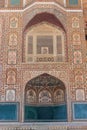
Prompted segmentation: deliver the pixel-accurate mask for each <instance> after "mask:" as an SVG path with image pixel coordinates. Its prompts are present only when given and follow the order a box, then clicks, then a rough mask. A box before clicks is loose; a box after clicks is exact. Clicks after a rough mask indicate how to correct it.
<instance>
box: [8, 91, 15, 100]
mask: <svg viewBox="0 0 87 130" xmlns="http://www.w3.org/2000/svg"><path fill="white" fill-rule="evenodd" d="M6 101H15V90H13V89H10V90H6Z"/></svg>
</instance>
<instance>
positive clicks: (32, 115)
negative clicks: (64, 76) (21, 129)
mask: <svg viewBox="0 0 87 130" xmlns="http://www.w3.org/2000/svg"><path fill="white" fill-rule="evenodd" d="M29 92H30V93H29ZM24 102H25V104H24V108H25V112H24V120H25V122H29V121H49V120H51V121H54V120H56V121H67V101H66V88H65V85H64V83H63V82H62V81H61V80H60V79H57V78H56V77H54V76H51V75H49V74H47V73H44V74H41V75H39V76H37V77H35V78H33V79H31V80H30V81H28V82H27V84H26V86H25V100H24Z"/></svg>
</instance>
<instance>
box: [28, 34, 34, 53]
mask: <svg viewBox="0 0 87 130" xmlns="http://www.w3.org/2000/svg"><path fill="white" fill-rule="evenodd" d="M27 49H28V54H32V53H33V36H29V37H28V48H27Z"/></svg>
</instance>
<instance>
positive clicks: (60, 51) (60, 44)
mask: <svg viewBox="0 0 87 130" xmlns="http://www.w3.org/2000/svg"><path fill="white" fill-rule="evenodd" d="M56 39H57V54H62V38H61V36H57V37H56Z"/></svg>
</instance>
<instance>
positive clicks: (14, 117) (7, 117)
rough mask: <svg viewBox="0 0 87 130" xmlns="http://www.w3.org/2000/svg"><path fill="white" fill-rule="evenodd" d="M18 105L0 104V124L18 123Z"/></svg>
mask: <svg viewBox="0 0 87 130" xmlns="http://www.w3.org/2000/svg"><path fill="white" fill-rule="evenodd" d="M18 112H19V103H0V122H13V121H18Z"/></svg>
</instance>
